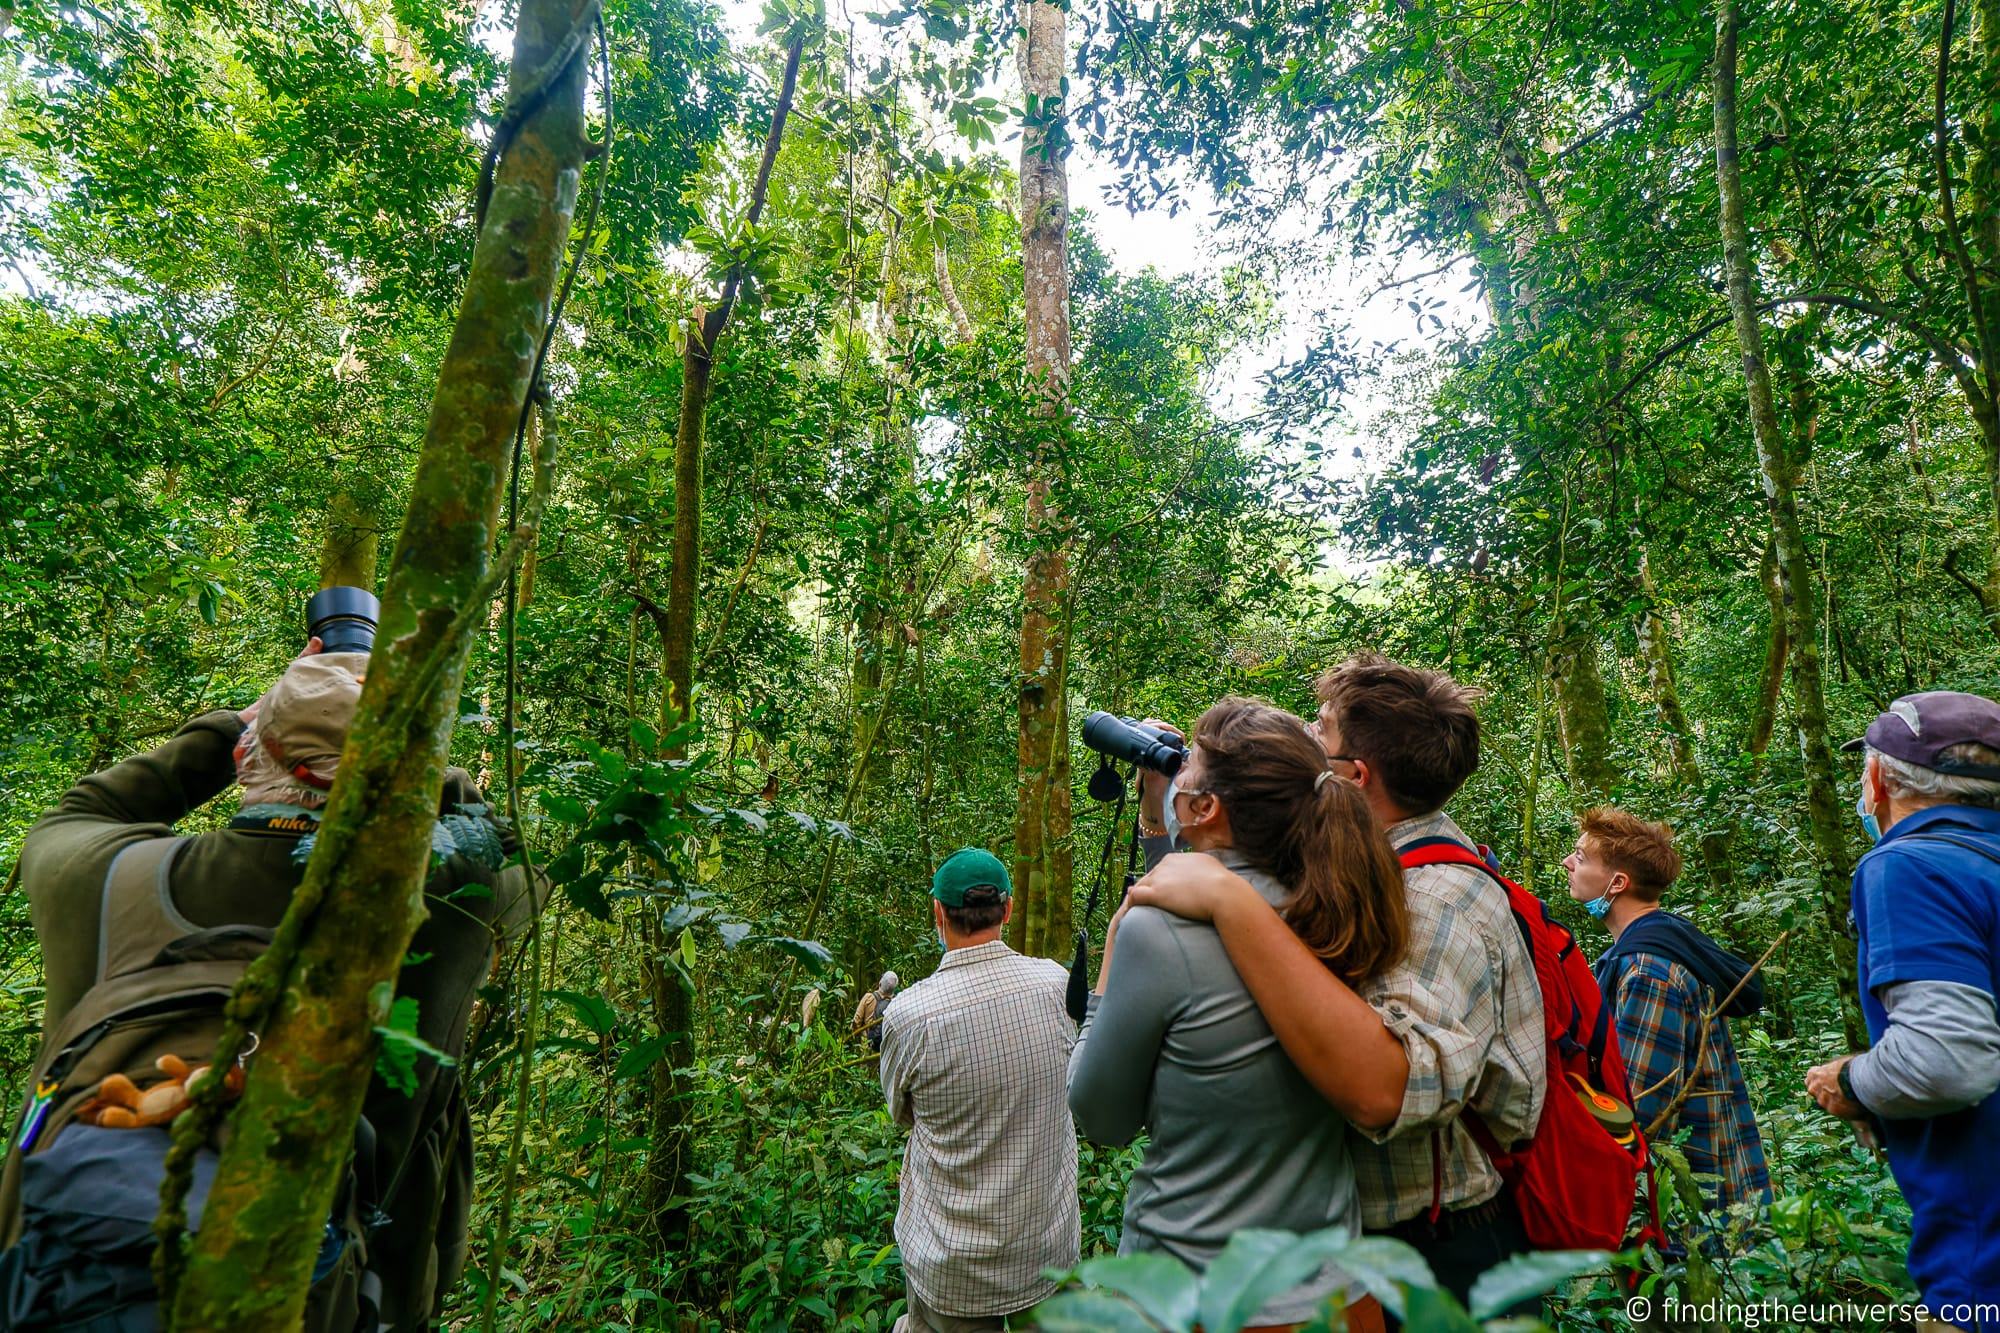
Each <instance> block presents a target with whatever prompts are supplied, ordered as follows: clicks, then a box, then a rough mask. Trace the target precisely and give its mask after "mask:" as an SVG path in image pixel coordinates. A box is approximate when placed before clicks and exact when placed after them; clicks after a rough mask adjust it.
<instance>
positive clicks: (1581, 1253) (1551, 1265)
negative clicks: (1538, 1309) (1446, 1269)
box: [1470, 1250, 1611, 1319]
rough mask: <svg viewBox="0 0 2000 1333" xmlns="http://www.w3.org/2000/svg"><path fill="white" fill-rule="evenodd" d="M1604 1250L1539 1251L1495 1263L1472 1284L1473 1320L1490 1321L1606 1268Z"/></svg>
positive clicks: (1608, 1260) (1607, 1256) (1606, 1259)
mask: <svg viewBox="0 0 2000 1333" xmlns="http://www.w3.org/2000/svg"><path fill="white" fill-rule="evenodd" d="M1610 1264H1611V1256H1610V1255H1609V1254H1606V1253H1605V1252H1604V1251H1603V1250H1536V1251H1532V1252H1530V1253H1528V1254H1517V1255H1515V1256H1514V1257H1513V1258H1511V1259H1507V1260H1505V1261H1503V1262H1501V1263H1498V1264H1495V1265H1494V1266H1493V1267H1491V1268H1489V1269H1487V1270H1486V1271H1485V1272H1483V1273H1481V1274H1480V1275H1479V1280H1478V1281H1476V1282H1474V1283H1473V1284H1472V1291H1471V1293H1470V1295H1471V1304H1472V1317H1473V1318H1475V1319H1487V1318H1490V1317H1492V1316H1493V1315H1496V1314H1499V1313H1500V1312H1501V1311H1502V1310H1505V1309H1506V1308H1507V1307H1509V1306H1510V1305H1513V1304H1515V1303H1516V1302H1519V1301H1524V1300H1526V1299H1528V1298H1529V1297H1530V1296H1540V1295H1542V1294H1543V1293H1544V1292H1547V1291H1549V1290H1550V1289H1552V1288H1553V1287H1555V1286H1556V1284H1558V1283H1560V1282H1564V1281H1566V1280H1568V1279H1569V1278H1573V1277H1575V1276H1577V1275H1578V1274H1579V1273H1588V1272H1591V1271H1592V1270H1594V1269H1602V1268H1607V1267H1609V1266H1610Z"/></svg>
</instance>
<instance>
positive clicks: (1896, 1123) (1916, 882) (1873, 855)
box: [1806, 690, 2000, 1329]
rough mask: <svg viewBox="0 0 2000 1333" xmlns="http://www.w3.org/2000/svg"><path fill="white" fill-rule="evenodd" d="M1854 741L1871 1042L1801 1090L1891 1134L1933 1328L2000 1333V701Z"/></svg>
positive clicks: (1921, 707)
mask: <svg viewBox="0 0 2000 1333" xmlns="http://www.w3.org/2000/svg"><path fill="white" fill-rule="evenodd" d="M1846 748H1847V749H1849V750H1857V749H1858V750H1864V751H1865V752H1866V754H1867V765H1866V768H1865V769H1864V770H1863V773H1862V779H1861V800H1860V803H1859V807H1858V808H1859V811H1860V814H1861V817H1862V822H1863V823H1864V825H1866V826H1867V827H1868V830H1869V832H1870V834H1871V835H1873V836H1876V837H1877V839H1878V841H1877V842H1876V846H1875V849H1874V850H1873V851H1871V852H1869V853H1868V854H1867V855H1866V856H1864V857H1862V858H1861V864H1860V865H1859V866H1857V867H1856V868H1855V871H1854V923H1855V926H1856V929H1857V931H1858V933H1859V938H1860V981H1861V1009H1862V1014H1863V1016H1864V1017H1865V1018H1866V1019H1867V1021H1868V1035H1869V1039H1870V1040H1871V1042H1872V1043H1873V1046H1872V1048H1871V1049H1870V1050H1868V1051H1867V1052H1865V1053H1863V1054H1861V1055H1853V1056H1847V1057H1844V1058H1842V1059H1839V1060H1835V1061H1832V1062H1830V1063H1827V1064H1823V1065H1820V1066H1819V1067H1817V1068H1815V1069H1813V1070H1812V1071H1811V1072H1810V1073H1809V1074H1807V1076H1806V1087H1807V1090H1808V1091H1809V1092H1811V1093H1812V1095H1813V1097H1814V1098H1815V1099H1816V1100H1817V1101H1818V1102H1819V1104H1820V1105H1821V1106H1822V1107H1823V1108H1825V1109H1826V1110H1827V1111H1829V1112H1831V1113H1832V1114H1834V1115H1837V1116H1840V1117H1842V1118H1843V1119H1846V1120H1850V1121H1855V1122H1859V1123H1863V1124H1872V1125H1873V1126H1874V1127H1875V1128H1876V1129H1877V1131H1878V1132H1879V1133H1880V1135H1881V1138H1882V1142H1883V1146H1884V1147H1886V1148H1887V1149H1888V1153H1889V1166H1890V1169H1891V1170H1892V1171H1894V1172H1895V1175H1896V1183H1897V1184H1898V1185H1900V1186H1901V1187H1902V1190H1903V1195H1904V1197H1905V1198H1906V1199H1908V1200H1909V1203H1910V1210H1911V1212H1912V1214H1913V1223H1912V1235H1911V1239H1910V1260H1909V1266H1910V1276H1911V1277H1912V1278H1913V1279H1914V1280H1915V1281H1916V1284H1917V1288H1918V1290H1919V1291H1920V1292H1921V1293H1922V1296H1923V1300H1924V1304H1925V1305H1926V1306H1927V1307H1928V1308H1929V1310H1930V1313H1931V1316H1932V1319H1933V1321H1935V1322H1936V1323H1941V1324H1943V1325H1945V1326H1947V1327H1949V1326H1961V1327H1965V1328H1988V1329H1991V1328H1996V1327H2000V1322H1996V1321H1995V1320H1993V1319H1992V1318H1991V1317H1990V1315H1991V1311H1992V1309H1993V1306H1992V1304H1991V1303H1992V1302H1993V1301H1995V1300H1996V1299H2000V1190H1996V1189H1995V1188H1994V1187H1993V1161H1994V1155H1995V1152H1996V1145H2000V1095H1996V1091H2000V1016H1996V1013H1995V1000H1994V997H1995V996H1996V994H2000V704H1995V703H1994V702H1993V701H1992V700H1990V699H1983V698H1980V697H1979V696H1978V695H1974V694H1960V693H1956V692H1953V691H1947V690H1935V691H1930V692H1928V693H1924V694H1911V695H1905V696H1904V697H1903V698H1900V699H1898V700H1896V701H1895V702H1894V703H1893V704H1891V705H1890V706H1889V711H1888V712H1886V713H1883V714H1882V715H1881V716H1880V717H1878V718H1876V719H1875V721H1874V722H1873V723H1871V724H1870V725H1869V727H1868V732H1867V735H1866V736H1864V737H1863V738H1862V739H1861V740H1859V741H1854V742H1852V743H1850V744H1849V745H1848V746H1847V747H1846ZM1982 1303H1984V1304H1985V1310H1984V1311H1981V1310H1980V1309H1979V1308H1978V1307H1979V1306H1980V1305H1981V1304H1982Z"/></svg>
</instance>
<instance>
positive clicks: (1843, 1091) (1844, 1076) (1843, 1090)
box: [1835, 1060, 1868, 1111]
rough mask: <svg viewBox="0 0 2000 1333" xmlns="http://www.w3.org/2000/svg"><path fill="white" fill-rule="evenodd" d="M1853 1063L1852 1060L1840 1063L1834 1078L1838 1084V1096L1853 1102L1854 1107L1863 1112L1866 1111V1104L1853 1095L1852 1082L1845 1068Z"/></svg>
mask: <svg viewBox="0 0 2000 1333" xmlns="http://www.w3.org/2000/svg"><path fill="white" fill-rule="evenodd" d="M1853 1063H1854V1061H1852V1060H1843V1061H1841V1062H1840V1073H1839V1074H1838V1075H1836V1076H1835V1077H1836V1081H1837V1082H1838V1083H1839V1084H1840V1095H1841V1096H1843V1097H1845V1098H1847V1100H1848V1101H1850V1102H1853V1103H1854V1104H1855V1105H1856V1106H1859V1107H1860V1108H1861V1109H1862V1110H1864V1111H1865V1110H1867V1109H1868V1107H1867V1104H1866V1103H1864V1102H1863V1101H1862V1100H1861V1099H1860V1098H1859V1097H1857V1096H1855V1095H1854V1080H1853V1079H1852V1078H1850V1077H1848V1073H1847V1067H1848V1066H1849V1065H1851V1064H1853Z"/></svg>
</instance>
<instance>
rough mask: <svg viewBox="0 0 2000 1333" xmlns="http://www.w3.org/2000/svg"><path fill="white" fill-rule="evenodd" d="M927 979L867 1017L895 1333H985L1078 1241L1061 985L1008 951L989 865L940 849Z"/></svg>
mask: <svg viewBox="0 0 2000 1333" xmlns="http://www.w3.org/2000/svg"><path fill="white" fill-rule="evenodd" d="M931 900H932V901H931V917H932V924H933V925H934V926H935V928H936V930H937V933H938V942H939V943H940V944H941V945H942V946H943V948H944V951H945V953H944V957H943V958H942V959H941V960H940V961H939V963H938V968H937V971H935V972H933V973H932V974H931V975H930V976H928V977H925V978H924V979H923V980H922V981H919V982H917V983H916V984H915V985H913V986H911V987H910V988H909V989H908V990H907V991H905V992H903V995H902V997H901V998H900V999H898V1000H897V1001H896V1003H895V1004H894V1005H892V1006H890V1007H889V1009H888V1010H887V1011H886V1012H885V1013H884V1015H883V1018H882V1092H883V1095H884V1096H885V1097H886V1098H887V1099H888V1102H889V1114H890V1115H891V1116H892V1117H893V1118H894V1119H895V1121H896V1123H897V1124H899V1125H902V1126H904V1127H905V1128H907V1129H908V1130H909V1131H910V1142H909V1149H908V1151H907V1153H906V1154H905V1155H904V1159H903V1177H902V1187H901V1189H902V1202H901V1204H900V1205H899V1206H898V1208H897V1209H896V1244H897V1247H898V1248H899V1249H900V1250H901V1251H902V1254H903V1274H904V1277H905V1280H906V1286H907V1293H906V1294H907V1297H908V1300H907V1311H906V1313H905V1314H904V1315H903V1317H902V1319H901V1320H899V1321H898V1322H897V1325H896V1330H897V1333H986V1331H987V1330H998V1329H1004V1328H1006V1327H1007V1320H1008V1317H1009V1316H1011V1315H1016V1314H1019V1313H1020V1312H1021V1311H1023V1310H1026V1309H1028V1308H1029V1307H1030V1306H1032V1305H1034V1304H1036V1303H1037V1302H1039V1301H1040V1300H1041V1299H1042V1298H1043V1297H1045V1296H1047V1295H1048V1294H1049V1293H1051V1292H1053V1291H1054V1290H1055V1289H1056V1284H1055V1282H1053V1281H1052V1280H1050V1279H1048V1278H1046V1277H1044V1276H1042V1274H1043V1271H1044V1270H1045V1269H1051V1268H1053V1269H1067V1268H1071V1267H1074V1266H1075V1265H1076V1262H1077V1257H1078V1254H1079V1251H1080V1247H1081V1244H1082V1222H1081V1214H1080V1213H1079V1211H1078V1207H1077V1197H1076V1128H1075V1126H1074V1125H1073V1124H1072V1123H1071V1122H1070V1116H1069V1103H1068V1100H1067V1098H1066V1096H1065V1092H1064V1075H1065V1073H1066V1071H1067V1070H1068V1068H1069V1053H1070V1048H1071V1047H1072V1046H1074V1045H1075V1043H1076V1025H1075V1024H1073V1023H1072V1022H1070V1018H1069V1014H1068V1012H1067V1010H1066V1009H1065V1008H1064V995H1065V992H1066V990H1067V988H1068V984H1069V973H1068V970H1067V969H1065V968H1064V967H1063V966H1062V964H1060V963H1055V962H1051V961H1050V960H1048V959H1046V958H1025V957H1023V956H1021V955H1020V954H1017V953H1015V952H1014V951H1013V950H1012V949H1010V948H1008V947H1007V945H1006V943H1005V942H1004V941H1002V940H1001V938H1000V928H1001V926H1002V925H1004V924H1005V923H1006V921H1007V919H1008V917H1010V916H1012V915H1013V910H1014V898H1013V885H1012V883H1011V881H1010V880H1009V878H1008V875H1007V867H1005V866H1003V865H1001V864H1000V860H999V858H998V857H996V856H994V855H993V854H992V853H990V852H986V851H982V850H980V849H979V848H976V847H968V848H966V849H964V850H963V851H959V852H954V853H953V854H952V855H951V856H949V857H947V858H946V859H945V862H944V864H943V865H940V866H939V867H938V869H937V874H936V875H935V876H934V877H933V878H932V880H931Z"/></svg>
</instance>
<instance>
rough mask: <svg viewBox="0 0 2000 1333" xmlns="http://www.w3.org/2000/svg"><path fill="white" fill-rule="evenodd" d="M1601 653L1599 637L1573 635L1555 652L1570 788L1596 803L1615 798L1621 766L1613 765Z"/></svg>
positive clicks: (1552, 660) (1552, 666)
mask: <svg viewBox="0 0 2000 1333" xmlns="http://www.w3.org/2000/svg"><path fill="white" fill-rule="evenodd" d="M1598 652H1599V648H1598V643H1597V636H1596V635H1595V634H1593V633H1581V634H1572V635H1569V636H1567V637H1566V638H1564V639H1563V640H1561V641H1559V642H1558V643H1556V644H1554V645H1552V646H1551V647H1550V649H1549V675H1550V677H1551V679H1552V680H1553V682H1554V684H1555V687H1556V710H1557V716H1558V717H1559V718H1560V719H1561V721H1562V741H1563V753H1564V755H1565V756H1566V758H1567V759H1568V761H1569V780H1570V785H1571V786H1572V787H1573V788H1574V789H1575V790H1576V793H1577V794H1578V795H1579V796H1580V797H1582V798H1583V799H1584V800H1586V801H1588V802H1590V803H1592V804H1595V803H1597V802H1600V801H1604V800H1607V799H1609V797H1610V795H1611V789H1612V788H1613V787H1615V786H1617V785H1618V767H1617V765H1616V764H1613V763H1612V762H1611V708H1610V704H1609V703H1608V702H1607V701H1606V699H1605V695H1604V673H1603V671H1602V670H1601V669H1600V667H1599V665H1598Z"/></svg>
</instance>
